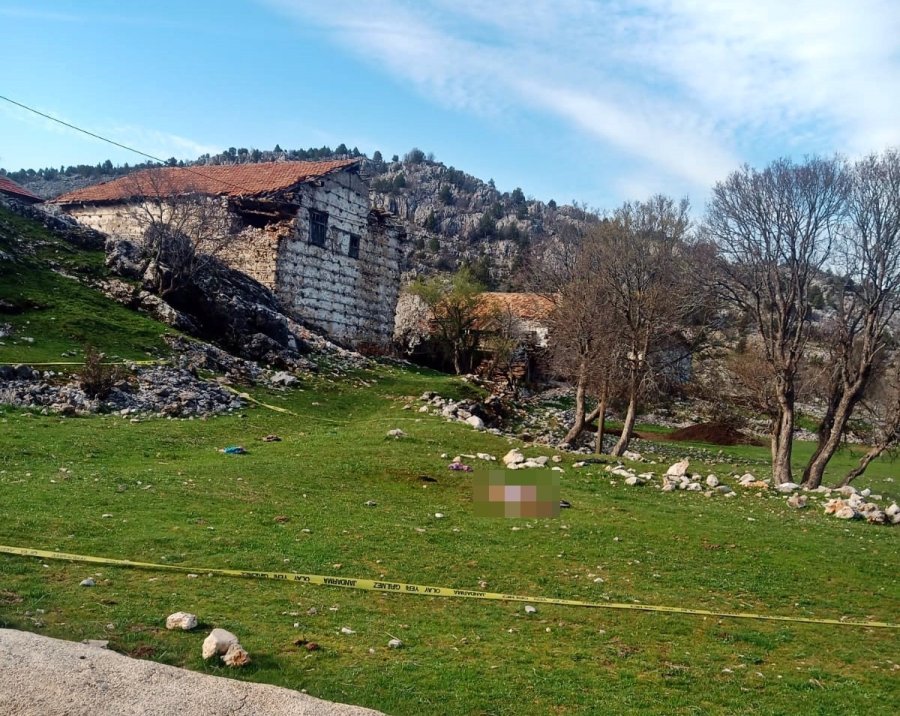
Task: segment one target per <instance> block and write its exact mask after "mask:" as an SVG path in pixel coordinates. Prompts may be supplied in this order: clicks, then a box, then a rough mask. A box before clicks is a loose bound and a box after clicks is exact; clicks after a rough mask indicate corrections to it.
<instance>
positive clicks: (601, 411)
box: [594, 390, 606, 455]
mask: <svg viewBox="0 0 900 716" xmlns="http://www.w3.org/2000/svg"><path fill="white" fill-rule="evenodd" d="M594 412H596V413H597V436H596V437H595V438H594V452H595V453H597V454H598V455H600V454H601V453H602V452H603V436H604V434H605V433H606V390H604V391H603V393H602V395H601V396H600V404H599V405H598V406H597V410H596V411H594Z"/></svg>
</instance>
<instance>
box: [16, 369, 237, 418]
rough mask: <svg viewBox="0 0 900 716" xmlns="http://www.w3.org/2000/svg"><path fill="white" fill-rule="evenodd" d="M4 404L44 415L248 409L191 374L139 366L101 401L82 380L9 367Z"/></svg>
mask: <svg viewBox="0 0 900 716" xmlns="http://www.w3.org/2000/svg"><path fill="white" fill-rule="evenodd" d="M10 370H12V371H13V374H14V376H15V377H13V378H12V379H10V378H8V377H6V376H7V375H8V374H9V372H10ZM61 381H65V382H61ZM0 404H6V405H13V406H16V407H21V408H37V409H40V410H41V412H42V413H44V414H50V413H56V414H60V415H88V414H91V413H98V412H117V413H119V414H120V415H136V414H147V413H149V414H156V415H160V416H171V417H189V416H201V415H212V414H216V413H222V412H226V411H229V410H236V409H239V408H241V407H243V401H242V400H241V399H240V398H239V397H237V396H236V395H234V394H233V393H231V392H229V391H227V390H225V389H224V388H223V387H222V386H220V385H219V384H218V383H214V382H210V381H205V380H201V379H199V378H197V377H196V376H195V375H194V374H193V373H192V372H191V371H189V370H185V369H183V368H169V367H152V368H139V367H136V366H133V367H132V375H130V376H129V377H128V378H127V379H123V380H120V381H119V382H118V383H116V384H115V385H114V386H113V388H112V389H111V390H110V391H109V394H108V395H107V396H106V397H104V398H102V399H100V398H92V397H90V396H88V395H87V393H85V392H84V390H83V389H82V388H81V386H80V385H79V383H78V381H77V379H76V380H73V379H70V378H64V377H62V376H59V375H56V374H54V373H52V372H46V373H41V372H39V371H36V370H34V369H32V368H29V367H28V366H16V367H12V368H10V367H4V370H3V374H2V375H0Z"/></svg>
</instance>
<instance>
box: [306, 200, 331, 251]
mask: <svg viewBox="0 0 900 716" xmlns="http://www.w3.org/2000/svg"><path fill="white" fill-rule="evenodd" d="M327 231H328V214H326V213H325V212H324V211H318V210H316V209H310V210H309V243H311V244H312V245H313V246H325V234H326V232H327Z"/></svg>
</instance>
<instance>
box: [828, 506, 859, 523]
mask: <svg viewBox="0 0 900 716" xmlns="http://www.w3.org/2000/svg"><path fill="white" fill-rule="evenodd" d="M834 516H835V517H837V518H838V519H839V520H855V519H856V518H857V517H859V513H858V512H857V511H856V510H854V509H853V508H852V507H850V505H844V506H843V507H841V508H840V509H839V510H838V511H837V512H835V513H834Z"/></svg>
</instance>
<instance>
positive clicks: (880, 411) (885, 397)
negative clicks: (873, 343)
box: [841, 357, 900, 486]
mask: <svg viewBox="0 0 900 716" xmlns="http://www.w3.org/2000/svg"><path fill="white" fill-rule="evenodd" d="M870 392H871V393H872V395H871V397H870V398H869V399H868V400H865V401H864V403H863V407H864V408H865V413H866V418H867V421H868V422H869V424H870V425H871V426H872V428H871V440H870V443H871V445H870V447H869V449H868V450H867V451H866V452H865V453H864V454H863V455H862V457H861V458H860V459H859V462H858V463H857V464H856V466H855V467H854V468H853V469H851V470H850V471H849V472H847V474H846V475H844V478H843V479H842V480H841V486H844V485H849V484H850V483H851V482H853V480H855V479H856V478H857V477H859V476H860V475H862V474H863V473H865V471H866V468H868V467H869V464H870V463H871V462H872V461H873V460H876V459H877V458H879V457H881V456H882V455H883V454H884V453H885V452H889V451H893V450H895V449H896V447H897V445H898V444H900V364H898V363H897V357H895V358H894V360H893V362H891V363H890V364H889V365H888V366H887V368H886V370H885V371H884V372H883V374H881V375H880V376H879V378H878V379H877V380H875V381H873V382H872V385H871V386H870Z"/></svg>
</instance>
